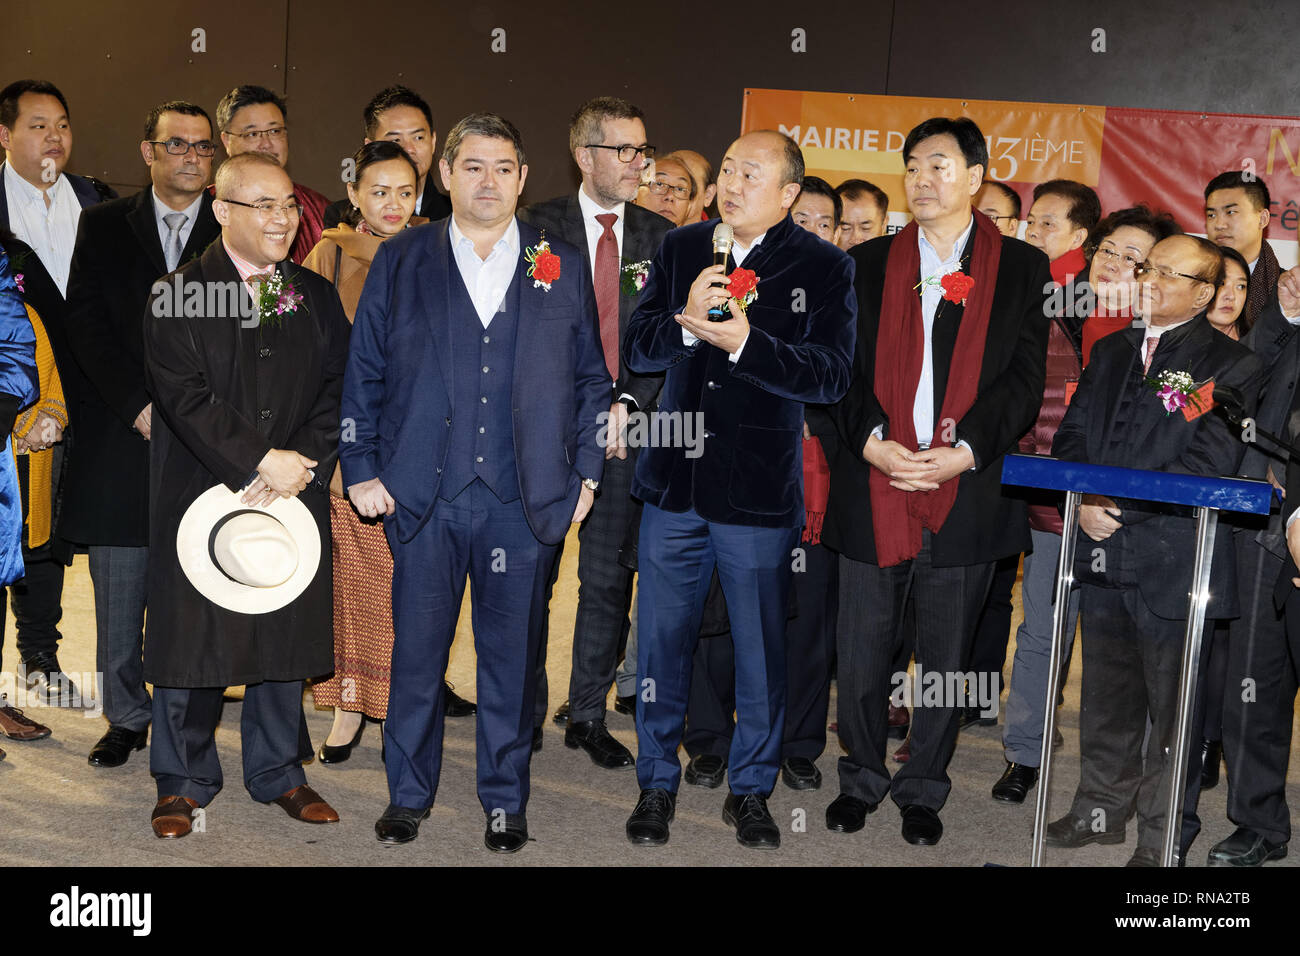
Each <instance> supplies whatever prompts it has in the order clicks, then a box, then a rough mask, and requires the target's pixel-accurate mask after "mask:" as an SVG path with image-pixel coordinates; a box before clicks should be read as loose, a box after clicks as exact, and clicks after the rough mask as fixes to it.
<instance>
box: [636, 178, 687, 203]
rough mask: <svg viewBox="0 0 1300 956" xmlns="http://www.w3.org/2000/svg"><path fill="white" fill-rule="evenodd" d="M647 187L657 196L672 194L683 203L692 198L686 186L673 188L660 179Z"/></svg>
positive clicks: (647, 184)
mask: <svg viewBox="0 0 1300 956" xmlns="http://www.w3.org/2000/svg"><path fill="white" fill-rule="evenodd" d="M646 187H647V188H648V189H649V190H650V191H651V192H652V193H654V194H655V195H656V196H662V195H664V194H666V193H672V194H673V197H674V198H676V199H681V200H683V201H685V200H687V199H690V198H691V191H690V190H689V189H687V188H686V187H685V186H673V185H671V184H669V183H666V182H663V181H662V180H659V179H656V180H655V181H654V182H649V183H646Z"/></svg>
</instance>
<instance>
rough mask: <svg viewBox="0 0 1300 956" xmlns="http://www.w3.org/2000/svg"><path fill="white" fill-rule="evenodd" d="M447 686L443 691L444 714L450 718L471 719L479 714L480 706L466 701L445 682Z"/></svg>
mask: <svg viewBox="0 0 1300 956" xmlns="http://www.w3.org/2000/svg"><path fill="white" fill-rule="evenodd" d="M443 683H444V684H446V685H447V686H446V687H444V688H443V691H442V712H443V713H444V714H445V715H446V716H448V717H471V716H473V715H474V714H477V713H478V705H477V704H475V703H474V702H473V701H472V700H466V699H465V698H464V697H461V696H460V695H459V694H457V693H456V692H455V691H454V690H452V689H451V684H449V683H447V682H446V681H443Z"/></svg>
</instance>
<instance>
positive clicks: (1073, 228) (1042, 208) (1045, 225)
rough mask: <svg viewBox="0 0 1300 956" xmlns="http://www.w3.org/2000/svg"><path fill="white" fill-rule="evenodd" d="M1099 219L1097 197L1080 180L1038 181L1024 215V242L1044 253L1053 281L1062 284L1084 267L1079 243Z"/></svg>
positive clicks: (1099, 210)
mask: <svg viewBox="0 0 1300 956" xmlns="http://www.w3.org/2000/svg"><path fill="white" fill-rule="evenodd" d="M1100 219H1101V200H1099V199H1098V198H1097V193H1096V192H1094V191H1093V190H1092V189H1091V188H1089V187H1088V186H1085V185H1084V184H1083V183H1076V182H1075V181H1074V180H1072V179H1053V180H1050V181H1048V182H1045V183H1039V184H1038V185H1037V186H1035V187H1034V202H1033V205H1031V206H1030V207H1029V215H1028V216H1026V217H1025V242H1027V243H1029V244H1030V245H1031V246H1033V247H1034V248H1035V249H1042V250H1043V251H1044V252H1045V253H1047V258H1048V259H1049V260H1051V262H1052V279H1053V281H1055V282H1056V283H1058V284H1059V285H1066V284H1068V283H1069V282H1070V281H1071V279H1073V277H1074V276H1077V275H1079V274H1080V273H1082V272H1083V271H1084V268H1085V267H1086V266H1087V260H1086V259H1084V256H1083V244H1084V242H1085V241H1086V240H1087V238H1088V233H1089V232H1090V231H1091V230H1092V227H1093V226H1095V225H1097V223H1098V221H1100Z"/></svg>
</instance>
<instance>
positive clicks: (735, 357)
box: [727, 332, 749, 362]
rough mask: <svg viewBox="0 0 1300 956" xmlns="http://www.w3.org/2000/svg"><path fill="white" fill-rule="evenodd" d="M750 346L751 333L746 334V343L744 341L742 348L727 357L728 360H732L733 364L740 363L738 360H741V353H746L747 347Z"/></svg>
mask: <svg viewBox="0 0 1300 956" xmlns="http://www.w3.org/2000/svg"><path fill="white" fill-rule="evenodd" d="M748 344H749V333H748V332H746V333H745V341H743V342H741V343H740V348H738V349H736V351H734V352H731V353H729V354H728V355H727V358H728V359H730V360H731V361H733V362H735V361H738V360H739V359H740V353H741V352H743V351H745V346H746V345H748Z"/></svg>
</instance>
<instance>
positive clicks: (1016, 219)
mask: <svg viewBox="0 0 1300 956" xmlns="http://www.w3.org/2000/svg"><path fill="white" fill-rule="evenodd" d="M984 215H986V216H988V217H989V218H990V219H992V220H993V224H994V225H997V224H998V223H999V222H1001V221H1002V220H1003V219H1010V220H1011V221H1012V222H1019V221H1020V217H1019V216H1012V215H1006V216H999V215H997V214H996V213H991V212H986V213H984Z"/></svg>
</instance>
